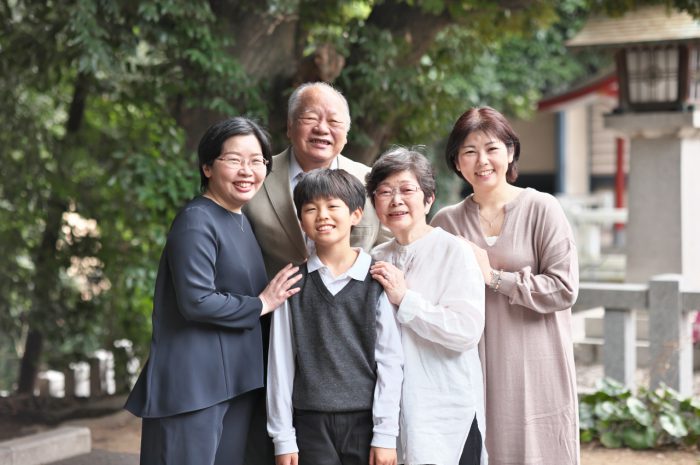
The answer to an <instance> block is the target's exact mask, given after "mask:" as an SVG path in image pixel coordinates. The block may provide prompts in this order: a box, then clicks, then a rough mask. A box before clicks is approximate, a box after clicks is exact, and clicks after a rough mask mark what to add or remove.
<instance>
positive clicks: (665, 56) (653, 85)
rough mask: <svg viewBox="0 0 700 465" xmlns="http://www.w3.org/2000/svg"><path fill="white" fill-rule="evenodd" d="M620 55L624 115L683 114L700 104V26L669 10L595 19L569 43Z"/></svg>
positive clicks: (645, 10) (644, 10) (657, 8)
mask: <svg viewBox="0 0 700 465" xmlns="http://www.w3.org/2000/svg"><path fill="white" fill-rule="evenodd" d="M567 46H569V47H570V48H572V49H576V48H580V47H586V48H592V47H598V48H607V49H612V50H613V51H614V53H615V66H616V68H617V76H618V85H619V99H620V101H619V107H618V111H619V112H630V111H632V112H645V111H683V110H689V109H692V108H694V107H695V106H696V105H697V104H698V103H700V23H699V22H698V21H697V20H695V19H693V17H692V16H690V15H688V14H684V13H678V12H671V11H668V10H666V8H664V7H660V6H655V7H647V8H641V9H639V10H636V11H633V12H630V13H628V14H626V15H625V16H623V17H621V18H594V19H592V20H590V21H589V22H588V23H587V24H586V25H585V26H584V28H583V29H582V30H581V31H580V32H579V33H578V34H577V35H576V36H575V37H574V38H573V39H571V40H570V41H569V42H568V43H567Z"/></svg>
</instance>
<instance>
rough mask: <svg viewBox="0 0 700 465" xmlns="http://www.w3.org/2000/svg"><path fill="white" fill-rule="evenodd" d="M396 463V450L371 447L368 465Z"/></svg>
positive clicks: (390, 464)
mask: <svg viewBox="0 0 700 465" xmlns="http://www.w3.org/2000/svg"><path fill="white" fill-rule="evenodd" d="M396 461H397V459H396V449H386V448H384V447H372V448H371V449H370V450H369V465H396ZM277 465H279V463H278V464H277Z"/></svg>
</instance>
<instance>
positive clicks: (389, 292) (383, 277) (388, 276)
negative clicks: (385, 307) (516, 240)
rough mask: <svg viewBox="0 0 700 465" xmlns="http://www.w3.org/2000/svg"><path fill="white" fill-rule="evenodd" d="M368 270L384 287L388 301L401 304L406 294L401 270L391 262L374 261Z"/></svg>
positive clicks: (397, 304)
mask: <svg viewBox="0 0 700 465" xmlns="http://www.w3.org/2000/svg"><path fill="white" fill-rule="evenodd" d="M369 272H370V274H371V275H372V277H373V278H374V279H376V280H377V281H379V284H381V285H382V287H384V292H385V293H386V296H387V298H388V299H389V302H391V303H392V304H394V305H396V306H399V305H401V301H402V300H403V296H404V295H406V280H405V279H404V276H403V271H401V270H399V269H398V268H396V267H395V266H394V265H392V264H391V263H387V262H376V263H375V264H374V265H372V267H371V268H370V269H369Z"/></svg>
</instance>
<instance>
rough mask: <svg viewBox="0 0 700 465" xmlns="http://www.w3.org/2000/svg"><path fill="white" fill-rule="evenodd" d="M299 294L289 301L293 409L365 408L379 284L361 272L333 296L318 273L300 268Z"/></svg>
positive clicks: (372, 378) (373, 373)
mask: <svg viewBox="0 0 700 465" xmlns="http://www.w3.org/2000/svg"><path fill="white" fill-rule="evenodd" d="M300 271H301V273H302V276H303V278H302V280H301V281H300V287H301V291H300V292H298V293H297V294H295V295H294V296H292V297H291V298H290V299H289V305H290V310H291V312H290V313H291V317H292V334H293V337H294V344H295V346H296V364H295V370H296V371H295V374H294V392H293V394H292V403H293V405H294V408H297V409H302V410H315V411H321V412H352V411H357V410H371V409H372V399H373V395H374V386H375V384H376V381H377V368H376V362H375V360H374V350H375V344H376V339H377V315H376V313H377V305H378V302H379V295H380V294H381V292H382V290H383V289H382V286H381V285H380V284H379V283H378V282H377V281H375V280H374V279H372V276H371V275H370V274H369V273H367V276H366V277H365V280H364V281H358V280H356V279H352V280H351V281H350V282H349V283H348V284H347V285H346V286H345V287H344V288H343V289H342V290H341V291H340V292H338V293H337V294H336V295H335V296H334V295H333V294H331V293H330V292H329V291H328V289H326V286H325V285H324V284H323V281H322V280H321V276H319V274H318V271H314V272H312V273H308V272H307V269H306V264H304V265H302V266H301V270H300Z"/></svg>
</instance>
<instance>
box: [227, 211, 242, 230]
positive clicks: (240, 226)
mask: <svg viewBox="0 0 700 465" xmlns="http://www.w3.org/2000/svg"><path fill="white" fill-rule="evenodd" d="M227 211H228V210H227ZM228 214H229V215H231V217H232V218H233V221H235V222H236V223H238V227H239V228H241V231H243V214H242V213H241V214H240V215H239V216H240V218H238V220H236V215H234V214H233V212H230V211H229V212H228Z"/></svg>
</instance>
